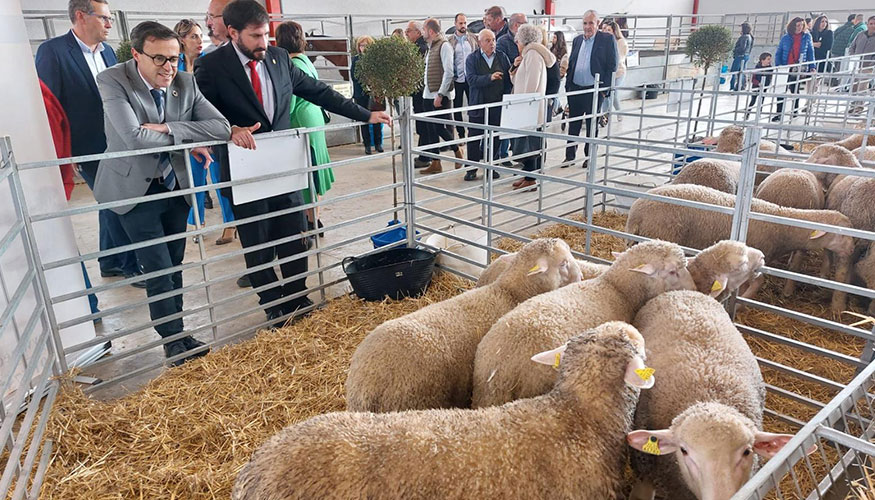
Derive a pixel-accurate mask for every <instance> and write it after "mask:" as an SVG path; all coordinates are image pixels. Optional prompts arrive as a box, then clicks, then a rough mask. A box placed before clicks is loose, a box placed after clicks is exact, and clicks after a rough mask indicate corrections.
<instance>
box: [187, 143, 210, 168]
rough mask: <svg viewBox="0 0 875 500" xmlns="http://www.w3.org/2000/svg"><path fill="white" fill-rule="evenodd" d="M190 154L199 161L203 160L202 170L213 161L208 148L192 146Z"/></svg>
mask: <svg viewBox="0 0 875 500" xmlns="http://www.w3.org/2000/svg"><path fill="white" fill-rule="evenodd" d="M191 155H192V156H194V157H195V159H197V161H199V162H203V164H204V170H206V169H208V168H210V164H211V163H213V157H212V156H211V155H210V148H194V149H192V150H191Z"/></svg>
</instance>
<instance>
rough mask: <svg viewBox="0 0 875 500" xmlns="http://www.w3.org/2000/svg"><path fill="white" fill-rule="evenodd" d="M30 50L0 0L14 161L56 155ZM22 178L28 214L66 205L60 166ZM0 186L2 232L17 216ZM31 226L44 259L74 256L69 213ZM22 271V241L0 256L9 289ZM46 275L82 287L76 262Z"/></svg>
mask: <svg viewBox="0 0 875 500" xmlns="http://www.w3.org/2000/svg"><path fill="white" fill-rule="evenodd" d="M31 54H32V52H31V48H30V43H29V42H28V38H27V32H26V30H25V24H24V17H23V16H22V13H21V3H20V0H3V1H2V2H0V67H2V68H4V69H3V71H0V89H2V92H0V110H2V112H0V136H10V137H11V141H12V151H13V154H14V157H15V161H16V162H17V163H24V162H33V161H44V160H50V159H55V158H57V156H56V154H55V148H54V144H53V142H52V136H51V131H50V129H49V122H48V117H47V115H46V110H45V106H44V104H43V99H42V94H41V92H40V85H39V80H38V78H37V73H36V67H35V65H34V64H33V59H32V57H31ZM21 179H22V185H23V187H24V192H25V200H26V202H27V208H28V211H29V212H30V214H31V215H36V214H41V213H46V212H54V211H58V210H61V209H64V208H66V207H67V200H66V197H65V195H64V187H63V183H62V181H61V174H60V170H59V169H58V167H49V168H43V169H37V170H28V171H23V172H22V173H21ZM0 189H2V194H0V200H3V201H0V234H2V233H4V232H5V230H6V229H8V228H9V227H11V226H12V224H14V221H15V218H16V217H15V214H14V213H13V212H12V204H11V201H10V200H9V199H8V196H9V195H8V194H7V193H8V190H7V189H6V188H5V187H0ZM79 189H81V188H79ZM33 227H34V234H35V236H36V240H37V246H38V249H39V255H40V258H41V259H42V261H43V262H52V261H56V260H59V259H64V258H69V257H73V256H76V255H78V250H77V247H76V239H75V237H74V234H73V225H72V223H71V221H70V220H69V219H68V218H64V219H52V220H49V221H45V222H38V223H35V224H34V226H33ZM95 237H96V236H95ZM26 270H27V265H26V260H25V256H24V253H23V247H21V245H20V244H18V245H15V246H14V247H13V248H11V249H10V251H9V252H7V255H6V256H5V257H4V258H3V259H0V274H2V276H3V279H4V281H5V283H6V284H7V286H8V287H10V288H12V289H14V288H15V287H16V286H17V284H18V283H20V281H21V278H22V277H23V276H24V274H25V273H26ZM46 280H47V282H48V286H49V291H50V293H51V295H52V296H58V295H61V294H66V293H70V292H74V291H77V290H83V289H84V288H85V281H84V278H83V276H82V270H81V267H80V265H79V264H75V265H70V266H65V267H63V268H58V269H53V270H51V271H48V272H47V273H46ZM31 310H32V307H24V308H22V314H21V315H20V316H19V317H18V318H17V321H18V325H19V328H23V327H24V322H25V321H26V316H27V315H26V314H25V313H26V312H28V311H31ZM54 311H55V315H56V317H57V319H58V322H59V323H60V322H63V321H67V320H70V319H73V318H76V317H79V316H84V315H86V314H89V313H90V309H89V306H88V299H87V297H80V298H77V299H74V300H70V301H67V302H63V303H60V304H58V305H57V306H55V308H54ZM60 333H61V341H62V342H63V344H64V345H66V346H71V345H75V344H78V343H80V342H84V341H86V340H89V339H92V338H94V336H95V332H94V326H93V325H92V324H91V322H86V323H83V324H80V325H76V326H72V327H70V328H67V329H64V330H62V331H61V332H60ZM3 337H4V338H2V339H0V361H3V360H4V359H6V357H8V355H9V353H10V351H11V350H13V349H14V348H15V343H14V341H13V340H14V339H11V338H8V337H7V332H4V334H3ZM78 354H79V353H73V354H71V356H70V357H69V360H70V361H72V360H74V359H75V358H76V357H78Z"/></svg>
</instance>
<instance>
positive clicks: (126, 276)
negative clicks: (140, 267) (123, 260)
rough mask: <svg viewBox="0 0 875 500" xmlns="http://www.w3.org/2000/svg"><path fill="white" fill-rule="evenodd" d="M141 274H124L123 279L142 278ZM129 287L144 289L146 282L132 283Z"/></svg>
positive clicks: (138, 272)
mask: <svg viewBox="0 0 875 500" xmlns="http://www.w3.org/2000/svg"><path fill="white" fill-rule="evenodd" d="M142 275H143V273H141V272H140V271H137V272H135V273H130V274H125V278H136V277H137V276H142ZM131 286H132V287H134V288H146V280H140V281H134V282H133V283H131Z"/></svg>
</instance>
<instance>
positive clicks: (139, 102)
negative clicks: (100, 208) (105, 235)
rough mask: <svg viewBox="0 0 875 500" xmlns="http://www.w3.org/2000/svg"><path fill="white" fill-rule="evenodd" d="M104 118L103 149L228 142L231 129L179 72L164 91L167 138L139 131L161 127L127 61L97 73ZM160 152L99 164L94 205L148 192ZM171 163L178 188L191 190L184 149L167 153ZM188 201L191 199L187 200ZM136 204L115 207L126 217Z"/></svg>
mask: <svg viewBox="0 0 875 500" xmlns="http://www.w3.org/2000/svg"><path fill="white" fill-rule="evenodd" d="M97 85H98V87H99V88H100V95H101V97H102V98H103V109H104V112H105V115H106V139H107V149H106V150H107V151H129V150H133V149H145V148H157V147H161V146H173V145H178V144H185V143H192V142H202V141H217V140H228V139H230V137H231V126H230V125H229V124H228V120H226V119H225V118H224V117H223V116H222V115H221V114H220V113H219V111H218V110H217V109H216V108H215V107H214V106H213V105H212V104H210V102H209V101H207V100H206V99H205V98H204V96H203V95H202V94H201V93H200V91H199V90H198V88H197V84H196V83H195V80H194V76H192V75H191V74H189V73H177V75H176V78H174V79H173V81H172V82H171V83H170V86H169V87H167V94H166V96H165V100H164V121H163V123H166V124H167V126H168V127H170V132H171V135H168V134H162V133H160V132H155V131H152V130H147V129H144V128H141V127H140V125H142V124H143V123H162V122H161V120H160V119H159V117H158V109H157V108H156V106H155V101H154V99H153V98H152V94H151V93H150V92H149V89H148V88H147V87H146V84H145V83H144V82H143V79H142V77H140V73H139V71H137V62H136V61H134V60H133V59H131V60H130V61H127V62H125V63H123V64H119V65H117V66H114V67H112V68H108V69H107V70H106V71H104V72H102V73H100V74H99V75H97ZM159 159H160V155H159V154H146V155H139V156H128V157H124V158H113V159H109V160H101V162H100V168H98V169H97V178H96V179H95V181H94V197H95V198H96V199H97V201H98V202H101V203H106V202H110V201H118V200H124V199H127V198H134V197H137V196H143V195H145V194H146V190H148V189H149V185H150V184H151V183H152V180H154V179H155V177H157V176H158V175H160V174H159V173H158V161H159ZM170 163H171V165H172V166H173V170H174V172H175V173H176V179H177V182H178V183H179V186H180V187H181V188H183V189H185V188H188V187H189V183H188V173H187V172H186V169H185V158H184V153H183V151H182V150H180V151H179V152H173V153H171V154H170ZM185 200H186V201H189V197H188V196H186V197H185ZM135 206H136V204H133V205H125V206H123V207H118V208H113V209H112V210H113V211H115V212H116V213H118V214H125V213H127V212H129V211H130V210H131V209H133V208H134V207H135Z"/></svg>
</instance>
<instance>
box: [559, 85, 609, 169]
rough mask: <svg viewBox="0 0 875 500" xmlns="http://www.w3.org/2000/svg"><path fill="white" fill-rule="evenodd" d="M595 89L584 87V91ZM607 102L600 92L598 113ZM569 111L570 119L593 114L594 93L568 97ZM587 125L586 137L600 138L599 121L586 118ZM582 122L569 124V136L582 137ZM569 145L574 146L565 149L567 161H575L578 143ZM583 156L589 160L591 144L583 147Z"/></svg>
mask: <svg viewBox="0 0 875 500" xmlns="http://www.w3.org/2000/svg"><path fill="white" fill-rule="evenodd" d="M592 88H593V87H592V86H589V87H583V90H591V89H592ZM604 100H605V98H604V96H603V95H602V94H601V92H599V94H598V103H597V104H598V105H597V106H596V108H595V109H596V112H598V110H600V109H602V102H603V101H604ZM568 111H569V116H570V118H577V117H581V116H583V115H586V114H590V113H592V93H589V94H580V95H570V96H568ZM583 122H585V123H586V136H587V137H598V136H599V126H598V120H596V121H595V123H593V119H592V117H590V118H586V119H584V120H583ZM582 125H583V124H582V123H581V120H576V121H573V122H571V123H569V124H568V135H573V136H577V137H580V129H581V127H582ZM568 143H569V144H573V146H568V147H567V148H566V149H565V161H570V160H573V159H575V158H576V157H577V143H573V142H571V141H568ZM583 154H584V155H586V157H587V158H589V143H584V145H583Z"/></svg>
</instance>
